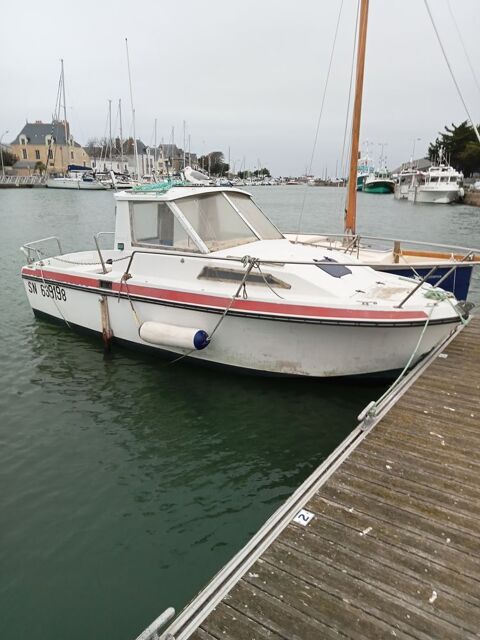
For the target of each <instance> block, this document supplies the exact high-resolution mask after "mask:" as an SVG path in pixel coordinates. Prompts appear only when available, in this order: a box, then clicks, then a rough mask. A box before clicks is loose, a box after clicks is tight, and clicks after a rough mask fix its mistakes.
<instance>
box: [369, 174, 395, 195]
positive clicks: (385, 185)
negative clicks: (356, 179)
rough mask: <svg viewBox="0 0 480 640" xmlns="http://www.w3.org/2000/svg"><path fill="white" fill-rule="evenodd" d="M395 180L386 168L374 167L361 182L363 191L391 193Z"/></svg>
mask: <svg viewBox="0 0 480 640" xmlns="http://www.w3.org/2000/svg"><path fill="white" fill-rule="evenodd" d="M394 187H395V181H394V180H393V178H392V176H391V174H390V172H389V171H388V170H387V169H386V168H383V169H376V170H375V171H374V172H373V173H370V174H369V175H368V176H367V177H366V178H365V181H364V183H363V191H364V192H365V193H393V190H394Z"/></svg>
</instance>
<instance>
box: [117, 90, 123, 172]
mask: <svg viewBox="0 0 480 640" xmlns="http://www.w3.org/2000/svg"><path fill="white" fill-rule="evenodd" d="M118 119H119V120H120V163H121V167H122V173H123V164H124V161H123V130H122V99H121V98H119V100H118Z"/></svg>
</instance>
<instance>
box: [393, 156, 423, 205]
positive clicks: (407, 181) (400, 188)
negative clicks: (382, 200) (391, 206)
mask: <svg viewBox="0 0 480 640" xmlns="http://www.w3.org/2000/svg"><path fill="white" fill-rule="evenodd" d="M417 174H418V168H417V167H415V166H414V165H413V162H410V164H409V165H407V166H404V167H402V169H401V171H400V172H399V173H398V174H397V175H396V176H394V177H395V187H394V189H393V196H394V198H395V199H396V200H407V199H408V190H409V188H410V186H411V185H412V184H413V182H414V180H415V178H416V176H417Z"/></svg>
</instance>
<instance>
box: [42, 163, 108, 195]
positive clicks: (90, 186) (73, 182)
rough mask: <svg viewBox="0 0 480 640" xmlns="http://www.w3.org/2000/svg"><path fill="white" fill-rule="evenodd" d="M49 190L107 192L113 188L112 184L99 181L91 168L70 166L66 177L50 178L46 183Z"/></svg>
mask: <svg viewBox="0 0 480 640" xmlns="http://www.w3.org/2000/svg"><path fill="white" fill-rule="evenodd" d="M45 186H46V187H48V188H49V189H76V190H81V191H105V189H111V188H112V182H111V181H110V182H102V181H100V180H97V178H96V177H95V175H94V173H93V171H92V169H91V167H80V166H76V165H69V166H68V171H67V173H66V174H65V175H64V176H58V177H49V178H47V181H46V183H45Z"/></svg>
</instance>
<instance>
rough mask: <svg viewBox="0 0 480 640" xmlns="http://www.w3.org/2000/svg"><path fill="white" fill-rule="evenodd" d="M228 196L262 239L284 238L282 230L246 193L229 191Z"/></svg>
mask: <svg viewBox="0 0 480 640" xmlns="http://www.w3.org/2000/svg"><path fill="white" fill-rule="evenodd" d="M225 195H226V197H227V198H228V199H229V200H230V201H231V202H232V203H233V206H234V207H235V208H236V209H238V211H239V212H240V213H241V215H242V216H243V217H244V218H245V220H246V221H247V222H248V224H249V225H250V226H251V227H253V228H254V229H255V232H256V233H257V234H258V235H259V236H260V238H261V239H262V240H279V239H281V238H283V236H282V234H281V233H280V231H279V230H278V229H277V228H276V227H275V226H274V225H273V224H272V223H271V222H270V220H269V219H268V218H267V216H266V215H265V214H264V213H263V212H262V211H261V210H260V209H259V208H258V207H257V205H256V204H255V203H254V202H253V200H252V199H251V198H250V196H249V195H247V194H246V193H245V194H244V193H235V192H228V193H226V194H225Z"/></svg>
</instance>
